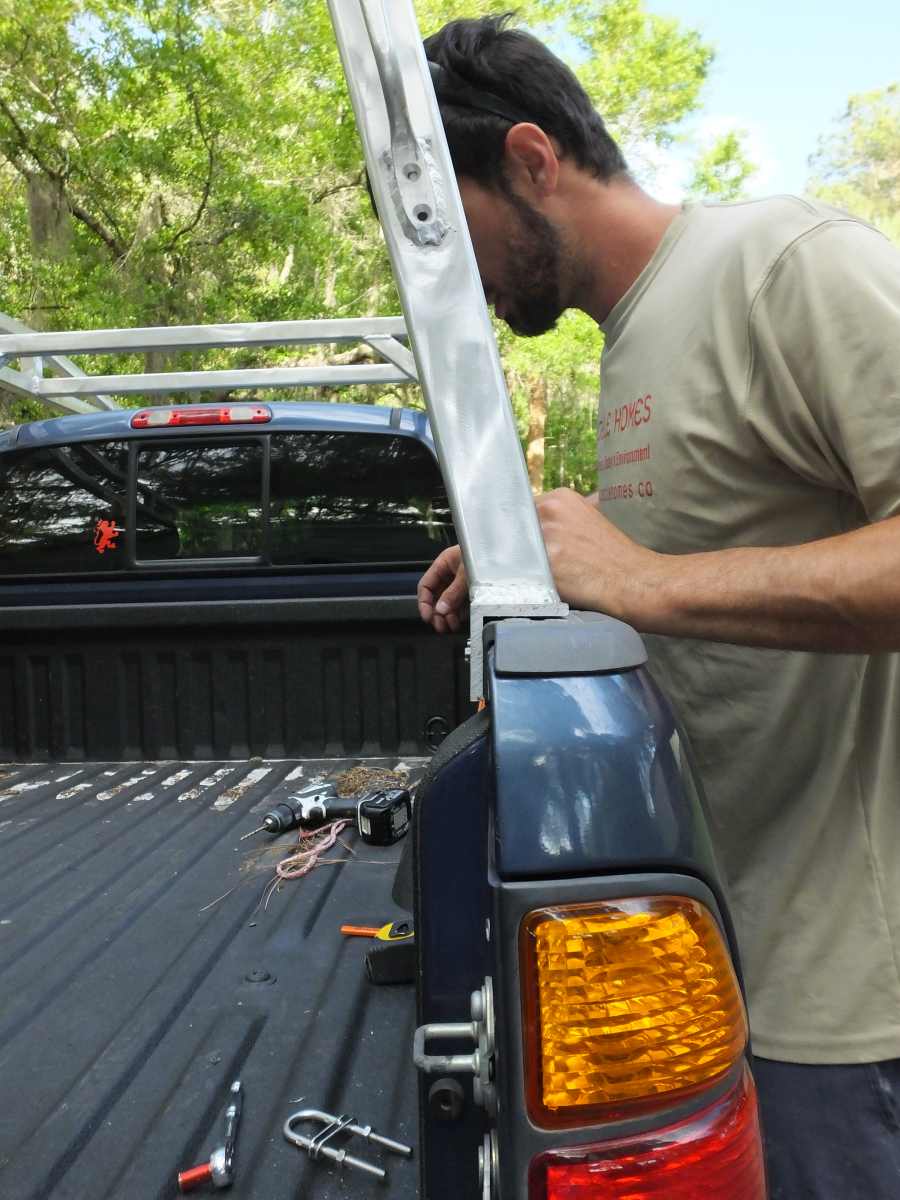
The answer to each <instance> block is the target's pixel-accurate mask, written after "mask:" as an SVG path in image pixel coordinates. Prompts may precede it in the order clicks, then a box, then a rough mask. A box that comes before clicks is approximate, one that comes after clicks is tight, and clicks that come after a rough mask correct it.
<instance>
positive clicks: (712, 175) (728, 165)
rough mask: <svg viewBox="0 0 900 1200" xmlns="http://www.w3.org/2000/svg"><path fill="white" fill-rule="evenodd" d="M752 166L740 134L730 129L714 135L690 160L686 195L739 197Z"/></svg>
mask: <svg viewBox="0 0 900 1200" xmlns="http://www.w3.org/2000/svg"><path fill="white" fill-rule="evenodd" d="M755 170H756V164H755V163H753V162H751V161H750V159H749V158H748V157H747V155H746V152H745V151H744V147H743V144H742V142H741V134H740V133H739V132H738V130H735V129H733V130H730V131H729V132H728V133H724V134H722V136H721V137H719V138H717V139H716V141H715V142H714V143H713V145H712V146H710V147H709V149H708V150H705V151H704V152H703V153H702V154H701V155H700V157H699V159H698V160H697V162H696V163H695V164H694V174H693V177H692V179H691V181H690V183H689V185H688V195H690V196H694V197H697V198H708V199H714V200H739V199H740V198H741V196H742V195H743V194H744V184H745V183H746V182H747V180H748V179H749V178H750V176H751V175H752V174H753V173H754V171H755Z"/></svg>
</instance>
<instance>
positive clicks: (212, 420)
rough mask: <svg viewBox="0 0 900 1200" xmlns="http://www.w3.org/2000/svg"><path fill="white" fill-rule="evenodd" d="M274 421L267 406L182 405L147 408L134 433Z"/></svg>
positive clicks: (134, 421) (134, 420) (137, 415)
mask: <svg viewBox="0 0 900 1200" xmlns="http://www.w3.org/2000/svg"><path fill="white" fill-rule="evenodd" d="M271 420H272V410H271V408H269V407H268V406H267V405H265V404H214V405H202V404H181V405H179V406H178V407H177V408H145V409H143V410H142V411H141V412H139V413H135V414H134V416H133V417H132V418H131V428H132V429H156V428H164V427H165V428H171V427H172V426H173V425H258V424H260V423H261V422H263V421H271Z"/></svg>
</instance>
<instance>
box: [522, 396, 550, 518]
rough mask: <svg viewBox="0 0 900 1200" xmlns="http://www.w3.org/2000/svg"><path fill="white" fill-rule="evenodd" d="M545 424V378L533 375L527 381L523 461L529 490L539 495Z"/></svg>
mask: <svg viewBox="0 0 900 1200" xmlns="http://www.w3.org/2000/svg"><path fill="white" fill-rule="evenodd" d="M546 424H547V380H546V379H544V378H543V377H542V376H539V375H533V376H532V377H531V379H530V380H529V381H528V445H527V448H526V450H525V461H526V463H527V464H528V479H529V482H530V483H531V490H532V492H533V493H534V495H535V496H539V495H540V494H541V492H542V491H543V490H544V427H545V426H546Z"/></svg>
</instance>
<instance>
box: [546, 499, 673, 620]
mask: <svg viewBox="0 0 900 1200" xmlns="http://www.w3.org/2000/svg"><path fill="white" fill-rule="evenodd" d="M535 503H536V506H537V512H538V517H539V518H540V521H541V526H542V528H543V531H544V543H545V545H546V547H547V554H548V556H549V558H550V568H551V570H552V571H553V578H554V580H555V582H556V590H557V591H558V592H559V596H560V599H561V600H565V602H566V603H567V604H570V605H571V606H572V608H576V609H593V610H596V611H597V612H604V613H607V614H608V615H609V616H613V617H619V618H620V619H621V620H623V621H628V622H629V623H630V624H632V625H636V626H637V627H638V628H641V627H642V625H644V624H645V623H646V622H647V621H648V620H650V618H651V611H652V606H653V599H654V594H655V591H654V589H655V584H656V582H657V580H658V579H659V576H660V575H661V573H662V570H663V569H664V566H665V563H666V559H665V557H664V556H663V555H661V554H656V553H654V551H652V550H647V549H646V548H645V547H644V546H639V545H638V544H637V543H636V542H633V541H632V540H631V538H629V537H628V536H627V535H626V534H624V533H622V532H621V530H619V529H617V528H616V527H615V525H613V524H612V523H611V522H610V521H608V520H607V519H606V517H604V516H602V514H601V513H600V511H599V510H598V508H597V501H596V494H595V495H594V496H588V497H587V498H585V497H584V496H580V495H579V494H578V492H573V491H571V490H570V489H569V488H557V489H556V491H554V492H546V493H545V494H544V495H543V496H538V498H537V500H536V502H535Z"/></svg>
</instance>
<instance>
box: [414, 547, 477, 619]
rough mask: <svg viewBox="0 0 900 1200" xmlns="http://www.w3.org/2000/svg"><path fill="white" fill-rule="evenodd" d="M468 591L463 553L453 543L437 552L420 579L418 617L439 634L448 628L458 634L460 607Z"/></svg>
mask: <svg viewBox="0 0 900 1200" xmlns="http://www.w3.org/2000/svg"><path fill="white" fill-rule="evenodd" d="M467 594H468V585H467V583H466V573H465V568H464V567H463V565H462V552H461V550H460V548H459V546H450V547H449V548H448V549H447V550H444V551H443V552H442V553H441V554H439V555H438V557H437V558H436V559H435V560H434V562H433V563H432V564H431V566H430V567H429V568H428V570H427V571H426V572H425V574H424V575H423V576H422V578H421V579H420V580H419V586H418V589H417V597H418V604H419V616H420V617H421V618H422V620H423V621H427V622H429V623H430V624H431V625H433V626H434V628H435V629H436V630H437V632H438V633H445V632H446V631H447V630H450V631H451V632H454V633H455V632H456V630H458V629H459V627H460V620H459V610H461V609H462V608H463V607H464V605H465V602H466V597H467Z"/></svg>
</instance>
